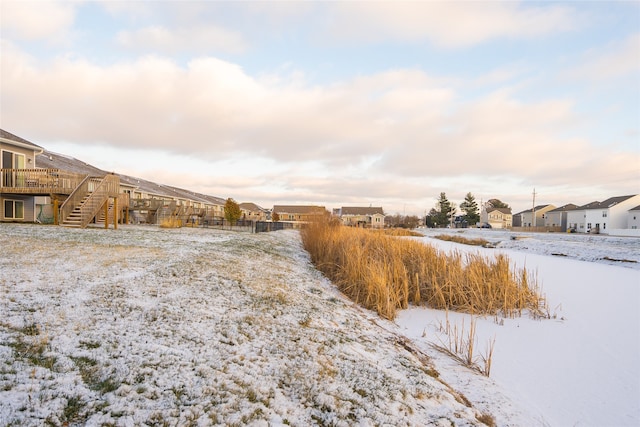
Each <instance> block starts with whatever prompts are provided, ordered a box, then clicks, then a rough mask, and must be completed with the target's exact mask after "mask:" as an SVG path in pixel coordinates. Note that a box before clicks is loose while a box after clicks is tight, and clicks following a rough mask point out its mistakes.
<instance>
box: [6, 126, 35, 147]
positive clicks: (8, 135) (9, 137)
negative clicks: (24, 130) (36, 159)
mask: <svg viewBox="0 0 640 427" xmlns="http://www.w3.org/2000/svg"><path fill="white" fill-rule="evenodd" d="M0 138H2V139H7V140H10V141H13V142H17V143H19V144H20V145H27V146H29V147H33V148H34V149H37V150H42V149H43V148H42V147H40V146H39V145H36V144H34V143H33V142H31V141H27V140H26V139H24V138H20V137H19V136H17V135H14V134H12V133H11V132H7V131H6V130H4V129H0Z"/></svg>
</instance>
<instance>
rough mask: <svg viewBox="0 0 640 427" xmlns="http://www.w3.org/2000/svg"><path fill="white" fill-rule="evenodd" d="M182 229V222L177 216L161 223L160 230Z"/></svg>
mask: <svg viewBox="0 0 640 427" xmlns="http://www.w3.org/2000/svg"><path fill="white" fill-rule="evenodd" d="M181 227H182V220H181V219H180V218H178V217H175V216H171V217H169V218H166V219H164V220H163V221H162V222H161V223H160V228H181Z"/></svg>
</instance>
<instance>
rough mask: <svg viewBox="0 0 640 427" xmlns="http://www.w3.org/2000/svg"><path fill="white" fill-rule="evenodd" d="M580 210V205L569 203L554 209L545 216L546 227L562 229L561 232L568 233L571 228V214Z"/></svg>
mask: <svg viewBox="0 0 640 427" xmlns="http://www.w3.org/2000/svg"><path fill="white" fill-rule="evenodd" d="M578 208H579V206H578V205H574V204H573V203H568V204H566V205H564V206H560V207H559V208H555V209H552V210H550V211H548V212H547V213H546V214H545V217H544V225H545V226H546V227H560V231H567V229H568V228H569V223H568V215H569V212H572V211H575V210H576V209H578Z"/></svg>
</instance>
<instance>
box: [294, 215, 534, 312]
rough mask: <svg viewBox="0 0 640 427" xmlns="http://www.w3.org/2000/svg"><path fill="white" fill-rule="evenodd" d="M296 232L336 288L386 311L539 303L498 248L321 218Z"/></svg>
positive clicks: (528, 280)
mask: <svg viewBox="0 0 640 427" xmlns="http://www.w3.org/2000/svg"><path fill="white" fill-rule="evenodd" d="M302 239H303V243H304V246H305V249H306V250H307V251H308V252H309V254H310V255H311V260H312V261H313V263H314V264H315V265H316V267H317V268H318V269H319V270H320V271H322V272H323V273H324V274H325V275H326V276H327V277H328V278H329V279H331V280H332V281H333V282H334V283H335V284H336V285H337V286H338V287H339V288H340V290H341V291H342V292H344V293H345V294H346V295H347V296H349V297H350V298H351V299H353V300H354V301H355V302H357V303H359V304H361V305H363V306H364V307H366V308H368V309H371V310H375V311H376V312H378V314H380V315H381V316H383V317H385V318H388V319H394V318H395V316H396V311H397V310H398V309H403V308H406V307H407V306H408V305H409V304H416V305H420V304H426V305H428V306H429V307H432V308H437V309H447V310H456V311H463V312H467V313H472V314H500V315H503V316H508V317H513V316H516V315H521V314H522V311H523V310H529V311H531V312H534V313H540V312H541V311H543V308H544V306H545V302H544V298H543V297H542V295H541V294H540V291H539V288H538V286H537V282H536V281H535V279H534V278H532V277H531V275H530V274H529V272H527V271H526V270H520V271H512V269H511V265H510V261H509V259H508V258H507V257H506V256H504V255H497V256H495V257H486V256H482V255H480V254H468V255H463V254H461V253H460V252H453V253H451V254H446V253H442V252H440V251H438V250H436V249H435V248H433V247H432V246H428V245H425V244H424V243H422V242H419V241H416V240H410V239H399V238H396V237H392V236H387V235H385V234H382V233H375V232H372V231H370V230H364V229H358V228H351V227H344V226H340V225H335V224H329V223H325V222H317V223H313V224H311V225H309V226H308V227H307V228H306V229H304V230H303V231H302Z"/></svg>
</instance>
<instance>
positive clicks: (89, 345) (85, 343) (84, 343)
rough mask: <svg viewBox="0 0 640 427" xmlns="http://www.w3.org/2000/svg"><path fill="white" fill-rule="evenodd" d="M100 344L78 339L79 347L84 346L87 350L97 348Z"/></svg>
mask: <svg viewBox="0 0 640 427" xmlns="http://www.w3.org/2000/svg"><path fill="white" fill-rule="evenodd" d="M101 345H102V344H100V343H99V342H96V341H82V340H80V348H85V349H87V350H93V349H96V348H99V347H100V346H101Z"/></svg>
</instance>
